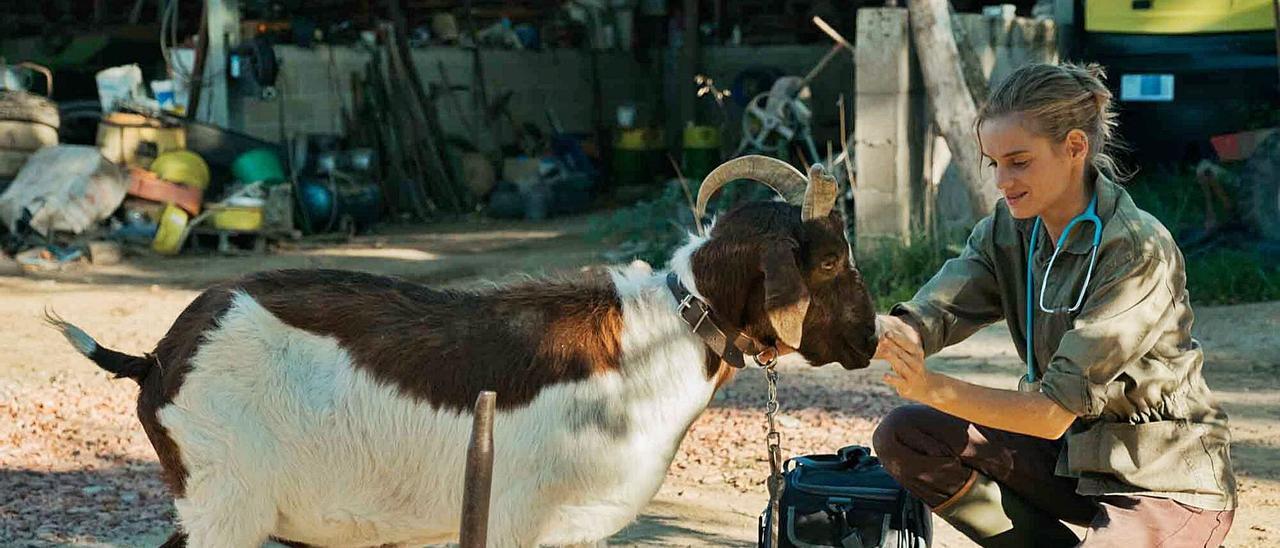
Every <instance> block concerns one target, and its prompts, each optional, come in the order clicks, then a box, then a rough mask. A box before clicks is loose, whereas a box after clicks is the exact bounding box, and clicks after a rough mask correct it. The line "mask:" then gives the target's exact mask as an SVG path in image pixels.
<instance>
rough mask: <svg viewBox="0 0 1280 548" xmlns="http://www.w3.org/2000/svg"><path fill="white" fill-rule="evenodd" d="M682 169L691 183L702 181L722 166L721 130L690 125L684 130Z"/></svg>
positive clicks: (713, 127)
mask: <svg viewBox="0 0 1280 548" xmlns="http://www.w3.org/2000/svg"><path fill="white" fill-rule="evenodd" d="M681 164H683V165H682V166H681V167H680V169H681V170H682V171H683V172H684V176H685V178H686V179H688V180H689V182H691V183H697V182H699V181H702V178H703V177H706V176H707V174H708V173H711V170H713V169H715V168H716V166H718V165H720V128H717V127H715V126H695V125H690V126H686V127H685V128H684V151H683V156H682V159H681Z"/></svg>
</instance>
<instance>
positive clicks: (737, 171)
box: [694, 155, 809, 219]
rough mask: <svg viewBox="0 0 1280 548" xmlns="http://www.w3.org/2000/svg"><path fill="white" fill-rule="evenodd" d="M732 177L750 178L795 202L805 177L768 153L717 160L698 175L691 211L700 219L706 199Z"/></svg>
mask: <svg viewBox="0 0 1280 548" xmlns="http://www.w3.org/2000/svg"><path fill="white" fill-rule="evenodd" d="M736 179H751V180H753V181H756V182H758V183H761V184H763V185H765V186H767V187H769V188H772V189H773V191H774V192H777V193H778V194H779V195H781V196H782V197H783V198H785V199H786V200H787V202H790V203H793V204H794V203H796V202H797V201H798V200H799V199H800V196H802V195H803V194H804V192H805V191H804V189H805V187H807V186H809V181H808V180H807V179H805V177H804V174H803V173H800V170H798V169H796V168H795V167H794V166H792V165H791V164H788V163H786V162H784V161H782V160H779V159H777V158H770V157H768V156H760V155H750V156H742V157H739V158H734V159H732V160H729V161H728V162H725V163H723V164H720V166H719V167H717V168H715V169H713V170H711V173H708V174H707V176H706V178H704V179H702V186H701V187H700V188H698V203H697V206H696V207H695V208H694V214H695V215H697V217H698V219H702V218H703V217H705V216H706V213H707V202H710V201H711V197H712V196H715V194H716V192H717V191H719V190H720V187H722V186H724V185H726V184H728V183H729V182H730V181H733V180H736Z"/></svg>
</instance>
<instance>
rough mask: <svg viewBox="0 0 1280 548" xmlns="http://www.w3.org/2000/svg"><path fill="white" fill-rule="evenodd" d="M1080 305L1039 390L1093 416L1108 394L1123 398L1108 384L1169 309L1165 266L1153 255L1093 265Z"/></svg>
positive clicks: (1144, 347) (1145, 348) (1138, 353)
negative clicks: (1094, 276) (1093, 272)
mask: <svg viewBox="0 0 1280 548" xmlns="http://www.w3.org/2000/svg"><path fill="white" fill-rule="evenodd" d="M1098 270H1099V272H1098V275H1100V276H1101V279H1099V280H1097V283H1095V284H1093V289H1091V291H1090V293H1089V295H1088V296H1087V298H1086V300H1085V303H1084V307H1083V308H1082V310H1081V312H1080V314H1079V315H1078V316H1076V318H1075V322H1074V324H1073V326H1072V328H1071V329H1070V330H1068V331H1067V332H1066V333H1064V334H1063V336H1062V339H1061V341H1060V342H1059V343H1058V349H1057V351H1056V352H1055V353H1054V355H1053V359H1052V360H1051V361H1050V363H1049V365H1048V367H1047V368H1046V370H1045V373H1044V378H1043V380H1042V381H1041V383H1040V391H1041V392H1042V393H1044V394H1045V395H1046V396H1048V397H1049V398H1050V399H1052V400H1053V401H1055V402H1057V403H1058V404H1059V405H1061V406H1062V407H1063V408H1065V409H1066V410H1068V411H1070V412H1072V413H1074V414H1076V416H1079V417H1083V418H1086V419H1089V418H1096V417H1098V416H1099V415H1101V414H1102V411H1103V409H1105V408H1106V407H1107V404H1108V400H1109V398H1111V397H1124V390H1123V388H1124V387H1122V386H1119V387H1114V389H1113V387H1112V386H1111V385H1112V383H1114V382H1116V380H1117V378H1118V377H1119V376H1120V375H1121V374H1122V373H1123V372H1124V371H1125V368H1126V367H1127V366H1128V365H1129V364H1132V363H1133V362H1134V361H1135V360H1137V359H1139V358H1141V357H1142V356H1143V355H1145V354H1146V353H1147V352H1149V351H1150V350H1151V348H1152V347H1153V346H1155V344H1156V340H1157V339H1158V338H1159V336H1160V333H1161V332H1162V329H1161V322H1162V321H1163V318H1164V317H1165V315H1166V314H1167V313H1169V311H1170V310H1171V305H1172V304H1173V302H1172V301H1173V292H1172V290H1171V288H1170V285H1169V271H1168V270H1169V266H1168V264H1167V263H1166V262H1165V261H1164V260H1162V259H1160V258H1159V257H1155V256H1139V257H1133V258H1129V259H1126V260H1123V261H1119V262H1118V263H1117V264H1115V265H1113V266H1112V267H1110V268H1103V267H1102V265H1099V269H1098Z"/></svg>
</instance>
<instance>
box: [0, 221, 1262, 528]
mask: <svg viewBox="0 0 1280 548" xmlns="http://www.w3.org/2000/svg"><path fill="white" fill-rule="evenodd" d="M588 222H589V220H588V219H586V218H577V219H572V220H569V221H558V222H555V223H518V224H504V223H490V224H477V223H468V224H457V225H444V226H433V227H430V229H429V231H422V230H416V231H415V230H412V229H388V230H386V231H385V233H383V234H380V235H374V236H364V237H360V238H357V239H356V240H354V241H351V242H329V243H325V242H315V241H311V242H304V243H298V244H294V245H289V246H285V247H282V248H280V249H276V250H274V251H273V252H272V253H271V254H269V255H266V256H237V257H212V256H196V257H186V256H184V257H179V258H159V257H146V256H141V257H130V258H129V259H128V260H127V261H126V262H124V263H122V264H119V265H113V266H108V267H90V268H87V269H82V270H79V271H74V272H64V273H59V274H52V275H51V274H43V275H40V276H38V277H32V276H20V275H10V274H11V273H10V272H6V271H5V269H6V268H8V267H11V266H12V265H5V264H2V263H0V325H2V326H3V330H2V331H0V545H3V546H48V545H76V546H155V545H157V544H159V543H160V542H161V541H163V539H164V538H165V537H166V536H167V535H168V532H169V531H170V529H171V515H172V503H171V500H170V499H169V498H168V496H167V494H166V493H165V492H164V490H163V487H162V485H161V484H160V482H159V479H158V470H159V468H158V465H157V464H156V461H155V456H154V454H153V452H152V449H151V447H150V445H149V444H148V443H147V442H146V439H145V437H144V436H143V434H142V430H141V428H140V427H139V426H138V424H137V422H136V418H135V417H134V416H133V402H134V398H135V396H136V392H137V390H136V387H135V386H134V385H133V384H132V383H131V382H129V381H113V380H111V379H110V378H109V377H108V376H107V375H106V374H105V373H103V372H102V371H100V370H98V369H97V368H96V367H94V366H93V365H92V364H91V363H89V362H88V361H86V360H84V359H82V358H80V357H79V356H77V355H76V354H75V353H74V352H73V351H72V350H71V349H70V347H69V346H68V345H66V344H65V343H64V342H63V341H62V340H61V339H60V337H58V336H57V334H56V333H54V332H53V331H52V330H50V329H48V328H46V327H45V326H44V325H42V323H41V322H40V321H38V320H39V317H40V314H41V311H42V310H43V309H45V307H52V308H54V309H56V310H57V311H58V312H59V313H61V314H62V315H63V316H65V317H66V318H67V319H69V320H72V321H74V322H76V323H78V324H80V325H81V326H82V327H84V328H86V329H87V330H88V331H89V332H90V333H92V334H93V335H94V336H95V337H96V338H97V339H98V340H99V341H101V342H103V343H104V344H106V345H109V346H112V347H114V348H117V349H119V350H123V351H127V352H135V353H140V352H143V351H146V350H149V349H150V348H151V347H152V345H153V344H154V343H155V341H156V340H157V339H158V338H159V337H160V336H161V335H162V334H163V332H164V331H165V330H166V329H167V328H168V326H169V324H170V322H171V321H172V320H173V319H174V318H175V317H176V316H177V314H178V313H179V312H180V311H181V310H182V309H183V307H185V306H186V305H187V303H189V302H190V300H191V299H192V298H193V297H194V296H195V295H196V294H197V293H198V291H199V289H200V288H202V287H204V286H207V285H209V284H210V283H212V282H216V281H219V280H224V279H227V278H230V277H234V276H236V275H239V274H242V273H246V272H251V271H255V270H260V269H266V268H280V267H319V266H323V267H333V268H351V269H360V270H368V271H372V272H380V273H388V274H394V275H398V276H402V277H406V278H410V279H414V280H418V281H422V282H425V283H433V284H442V285H468V284H473V283H476V282H478V281H480V280H492V279H497V280H501V279H503V278H507V277H510V276H513V275H517V274H519V273H534V274H537V273H545V272H551V271H569V270H576V269H580V268H583V267H586V266H588V265H595V264H598V263H599V262H600V259H599V257H600V254H599V252H600V249H599V248H598V247H597V246H595V245H593V244H591V243H589V242H587V241H586V240H584V239H583V237H582V234H583V233H584V232H585V231H586V227H587V225H588ZM1197 313H1198V317H1197V320H1198V321H1197V322H1196V326H1195V330H1196V334H1197V336H1198V337H1199V338H1200V340H1201V342H1202V343H1203V344H1204V346H1205V348H1206V354H1207V356H1208V360H1207V361H1208V363H1207V365H1206V367H1205V370H1206V376H1207V378H1208V381H1209V384H1210V386H1211V387H1212V388H1213V389H1214V390H1215V393H1216V394H1217V395H1218V397H1219V398H1220V400H1221V401H1222V402H1223V403H1224V405H1225V406H1226V407H1227V409H1228V411H1229V412H1230V414H1231V424H1232V431H1233V436H1234V443H1233V446H1232V454H1233V457H1234V461H1235V469H1236V472H1237V474H1238V476H1239V479H1240V503H1241V508H1240V510H1239V511H1238V512H1237V515H1236V520H1235V526H1234V527H1233V529H1232V532H1231V535H1230V536H1229V537H1228V538H1227V543H1226V544H1227V545H1229V546H1276V545H1280V302H1273V303H1262V304H1252V305H1241V306H1232V307H1199V308H1197ZM930 366H931V367H934V368H936V369H938V370H942V371H946V372H948V373H951V374H954V375H957V376H960V377H962V378H965V379H968V380H971V381H974V382H979V383H985V384H991V385H997V386H1009V387H1011V386H1013V385H1014V384H1016V380H1015V379H1016V377H1017V375H1018V372H1019V370H1020V364H1019V362H1018V359H1017V356H1016V354H1015V352H1014V348H1013V346H1012V343H1011V342H1010V341H1009V336H1008V333H1007V331H1006V330H1005V329H1004V327H1003V326H1002V325H996V326H992V327H990V328H988V329H986V330H984V331H982V332H980V333H979V334H977V335H975V336H974V337H973V338H972V339H970V340H969V341H966V342H965V343H964V344H961V345H958V346H956V347H953V348H950V349H947V350H946V351H944V352H943V353H942V354H940V355H938V356H936V357H933V358H931V359H930ZM884 370H885V364H883V363H875V364H873V365H872V367H871V368H870V369H867V370H863V371H853V372H850V371H844V370H842V369H838V368H836V369H831V368H825V369H815V368H784V369H783V370H782V371H781V381H780V389H779V398H780V400H781V402H782V409H783V416H782V418H781V427H782V430H783V436H784V437H783V443H784V446H783V450H784V453H785V454H802V453H809V452H827V451H832V450H834V449H836V448H838V447H840V446H842V445H846V444H852V443H863V444H866V443H868V442H869V440H870V435H871V431H872V429H873V428H874V426H875V424H876V422H877V421H878V420H879V419H880V417H883V416H884V414H885V413H886V412H888V410H890V409H892V408H893V407H894V406H895V405H899V404H901V403H902V401H901V400H899V399H898V398H896V397H895V396H893V395H892V393H891V392H890V390H888V389H887V388H886V387H885V386H884V385H882V384H881V383H880V381H879V378H880V376H881V375H882V374H883V372H884ZM763 394H764V383H763V380H762V378H761V376H760V374H759V373H758V372H756V371H745V372H743V373H742V374H740V375H739V376H738V377H737V378H735V379H734V381H733V382H731V383H730V384H729V385H728V386H727V387H725V389H723V390H722V391H721V393H720V394H719V395H717V398H716V401H715V402H714V403H713V405H712V407H711V408H710V409H709V410H708V411H707V412H706V413H705V414H704V415H703V416H702V417H701V418H700V419H699V420H698V421H697V422H696V423H695V424H694V427H693V429H692V431H691V432H690V434H689V436H688V437H687V438H686V439H685V442H684V444H683V445H682V446H681V449H680V452H679V454H678V456H677V457H676V461H675V463H674V464H673V465H672V468H671V470H670V473H669V475H668V478H667V481H666V483H665V484H664V486H663V488H662V490H661V491H660V492H659V494H658V496H657V497H656V498H655V499H654V501H653V502H652V503H651V504H650V505H649V507H648V508H646V510H645V512H644V514H643V515H642V516H641V517H640V518H639V519H638V520H637V521H636V522H635V523H634V524H632V525H631V526H629V527H627V528H626V529H625V530H623V531H622V532H621V533H619V534H618V535H616V536H615V537H614V538H613V539H611V540H610V543H611V544H615V545H644V546H652V545H661V546H694V545H698V546H706V545H717V546H752V545H754V542H755V535H756V517H757V515H758V514H759V512H760V510H761V509H762V508H763V505H764V502H765V493H764V488H763V485H762V484H761V478H762V477H763V476H764V474H765V471H766V469H767V465H766V463H765V461H764V459H763V456H764V447H763V431H764V425H763V420H764V419H763V414H762V412H761V409H762V405H763ZM934 523H935V528H936V529H937V533H936V535H937V538H936V541H935V546H942V547H958V546H968V545H969V544H968V543H967V542H966V541H964V540H963V539H962V538H961V537H960V536H959V535H958V534H957V533H956V532H955V531H954V530H952V529H950V528H949V527H947V526H946V525H945V524H943V523H942V522H941V521H939V520H935V522H934Z"/></svg>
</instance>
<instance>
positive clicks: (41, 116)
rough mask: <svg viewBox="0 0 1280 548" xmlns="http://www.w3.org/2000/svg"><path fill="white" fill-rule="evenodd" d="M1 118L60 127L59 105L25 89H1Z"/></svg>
mask: <svg viewBox="0 0 1280 548" xmlns="http://www.w3.org/2000/svg"><path fill="white" fill-rule="evenodd" d="M0 120H13V121H19V122H35V123H37V124H44V125H46V126H49V127H51V128H53V129H54V130H57V129H58V126H59V125H60V124H61V117H60V116H59V115H58V105H56V104H54V103H53V101H50V100H48V99H46V98H44V97H41V96H39V95H35V94H31V93H27V92H25V91H0Z"/></svg>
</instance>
